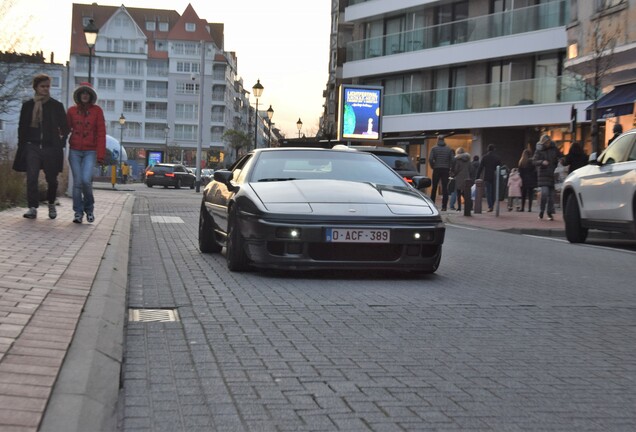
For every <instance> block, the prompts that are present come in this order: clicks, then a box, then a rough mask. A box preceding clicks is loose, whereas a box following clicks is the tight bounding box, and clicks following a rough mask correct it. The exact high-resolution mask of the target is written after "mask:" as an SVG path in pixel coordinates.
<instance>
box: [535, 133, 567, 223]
mask: <svg viewBox="0 0 636 432" xmlns="http://www.w3.org/2000/svg"><path fill="white" fill-rule="evenodd" d="M560 158H561V152H560V151H559V149H557V148H556V145H555V144H554V141H552V140H551V139H550V136H548V135H543V136H542V137H541V139H540V140H539V142H538V143H537V149H536V150H535V152H534V157H533V159H532V161H533V163H534V165H535V166H536V167H537V184H538V185H539V187H540V188H541V207H540V211H539V219H543V214H544V212H545V211H546V209H547V212H548V220H554V217H553V215H554V199H555V189H554V170H555V169H556V167H557V164H558V161H559V159H560Z"/></svg>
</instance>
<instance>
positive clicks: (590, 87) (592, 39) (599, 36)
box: [568, 19, 621, 154]
mask: <svg viewBox="0 0 636 432" xmlns="http://www.w3.org/2000/svg"><path fill="white" fill-rule="evenodd" d="M593 22H594V25H593V26H591V27H590V28H589V29H588V33H587V35H586V38H585V40H586V43H587V46H588V47H589V48H590V49H589V50H588V54H587V56H586V60H585V61H584V62H581V63H579V64H576V65H574V66H571V67H569V68H568V69H570V71H571V72H573V73H574V74H576V75H578V76H580V77H581V78H582V80H581V81H580V82H582V83H583V85H582V86H581V88H580V89H579V90H582V91H583V93H584V94H585V98H586V99H590V100H593V101H594V102H593V103H592V108H591V110H590V126H591V136H592V151H594V152H596V153H597V154H598V153H599V152H600V150H601V147H600V141H599V133H598V109H597V104H598V100H599V98H600V97H601V95H602V93H603V88H604V86H605V85H607V83H606V81H607V79H608V77H609V75H610V72H611V69H612V67H613V60H614V58H613V57H614V49H615V47H616V43H617V40H618V38H619V37H620V35H621V25H620V24H619V23H618V22H617V21H615V20H614V21H612V20H600V19H597V20H594V21H593Z"/></svg>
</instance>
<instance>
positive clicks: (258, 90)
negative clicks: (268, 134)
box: [252, 79, 263, 148]
mask: <svg viewBox="0 0 636 432" xmlns="http://www.w3.org/2000/svg"><path fill="white" fill-rule="evenodd" d="M252 92H253V93H254V97H255V98H256V111H255V114H254V148H256V145H257V144H258V141H257V138H258V98H259V97H261V95H262V94H263V85H262V84H261V80H260V79H258V80H256V84H254V86H253V87H252Z"/></svg>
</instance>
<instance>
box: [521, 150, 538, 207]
mask: <svg viewBox="0 0 636 432" xmlns="http://www.w3.org/2000/svg"><path fill="white" fill-rule="evenodd" d="M519 175H520V176H521V211H525V208H526V207H525V206H526V199H527V200H528V211H529V212H531V211H532V199H533V198H534V189H535V188H536V187H537V168H536V167H535V166H534V163H533V162H532V151H530V149H525V150H524V151H523V152H522V153H521V158H520V159H519Z"/></svg>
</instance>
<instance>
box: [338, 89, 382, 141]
mask: <svg viewBox="0 0 636 432" xmlns="http://www.w3.org/2000/svg"><path fill="white" fill-rule="evenodd" d="M338 107H339V112H338V139H339V140H345V141H346V140H353V141H367V140H379V139H380V138H381V137H382V121H381V120H382V116H381V113H382V87H376V86H362V85H349V84H343V85H341V86H340V103H339V105H338Z"/></svg>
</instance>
